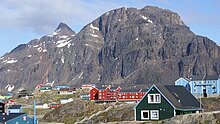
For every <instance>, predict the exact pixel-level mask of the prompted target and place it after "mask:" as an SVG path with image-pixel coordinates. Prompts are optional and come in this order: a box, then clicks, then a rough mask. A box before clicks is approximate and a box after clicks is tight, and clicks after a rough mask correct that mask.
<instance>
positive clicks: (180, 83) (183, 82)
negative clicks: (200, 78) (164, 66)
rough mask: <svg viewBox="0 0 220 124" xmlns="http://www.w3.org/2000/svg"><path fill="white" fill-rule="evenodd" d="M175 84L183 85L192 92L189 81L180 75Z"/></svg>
mask: <svg viewBox="0 0 220 124" xmlns="http://www.w3.org/2000/svg"><path fill="white" fill-rule="evenodd" d="M175 85H176V86H184V87H185V88H186V89H187V90H188V91H189V92H191V93H192V86H191V85H190V83H189V81H188V80H186V79H184V78H182V77H181V78H179V79H178V80H176V81H175Z"/></svg>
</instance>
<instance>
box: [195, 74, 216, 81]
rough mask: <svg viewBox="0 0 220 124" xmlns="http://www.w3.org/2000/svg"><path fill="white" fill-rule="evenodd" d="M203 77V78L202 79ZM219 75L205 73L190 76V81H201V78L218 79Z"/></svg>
mask: <svg viewBox="0 0 220 124" xmlns="http://www.w3.org/2000/svg"><path fill="white" fill-rule="evenodd" d="M203 78H204V79H203ZM218 78H219V76H218V75H207V76H205V77H204V76H196V75H194V76H192V78H191V80H192V81H201V80H218Z"/></svg>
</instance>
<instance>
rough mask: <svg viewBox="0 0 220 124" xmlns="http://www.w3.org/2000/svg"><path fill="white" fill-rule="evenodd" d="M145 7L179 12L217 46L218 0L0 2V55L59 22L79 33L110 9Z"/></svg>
mask: <svg viewBox="0 0 220 124" xmlns="http://www.w3.org/2000/svg"><path fill="white" fill-rule="evenodd" d="M147 5H152V6H157V7H160V8H163V9H169V10H171V11H174V12H176V13H178V14H179V15H180V16H181V19H182V20H183V21H184V23H185V24H186V25H187V26H189V27H190V29H191V30H192V31H193V32H194V33H196V34H198V35H202V36H206V37H208V38H210V39H211V40H213V41H215V42H216V43H217V44H220V21H219V20H220V1H219V0H209V1H208V0H178V1H177V0H108V1H106V0H1V1H0V29H1V30H0V43H1V45H0V56H2V55H3V54H5V53H7V52H10V51H11V50H12V49H13V48H15V47H16V46H18V45H19V44H24V43H28V42H29V41H30V40H32V39H36V38H40V37H42V36H44V35H47V34H50V33H51V32H53V31H54V30H55V29H56V27H57V26H58V24H59V23H60V22H64V23H66V24H67V25H69V26H70V27H71V28H72V29H73V30H74V31H75V32H79V31H80V29H81V28H82V27H83V26H85V25H86V24H88V23H90V22H92V21H93V20H94V19H96V18H98V17H99V16H101V15H102V14H103V13H105V12H107V11H110V10H112V9H116V8H121V7H135V8H139V9H141V8H143V7H144V6H147Z"/></svg>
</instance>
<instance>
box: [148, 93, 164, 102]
mask: <svg viewBox="0 0 220 124" xmlns="http://www.w3.org/2000/svg"><path fill="white" fill-rule="evenodd" d="M158 95H159V99H158V101H156V96H158ZM151 96H153V101H151ZM147 97H148V103H161V95H160V94H148V95H147Z"/></svg>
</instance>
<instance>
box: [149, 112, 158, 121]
mask: <svg viewBox="0 0 220 124" xmlns="http://www.w3.org/2000/svg"><path fill="white" fill-rule="evenodd" d="M150 117H151V118H150V119H151V120H159V111H158V110H151V111H150Z"/></svg>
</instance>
